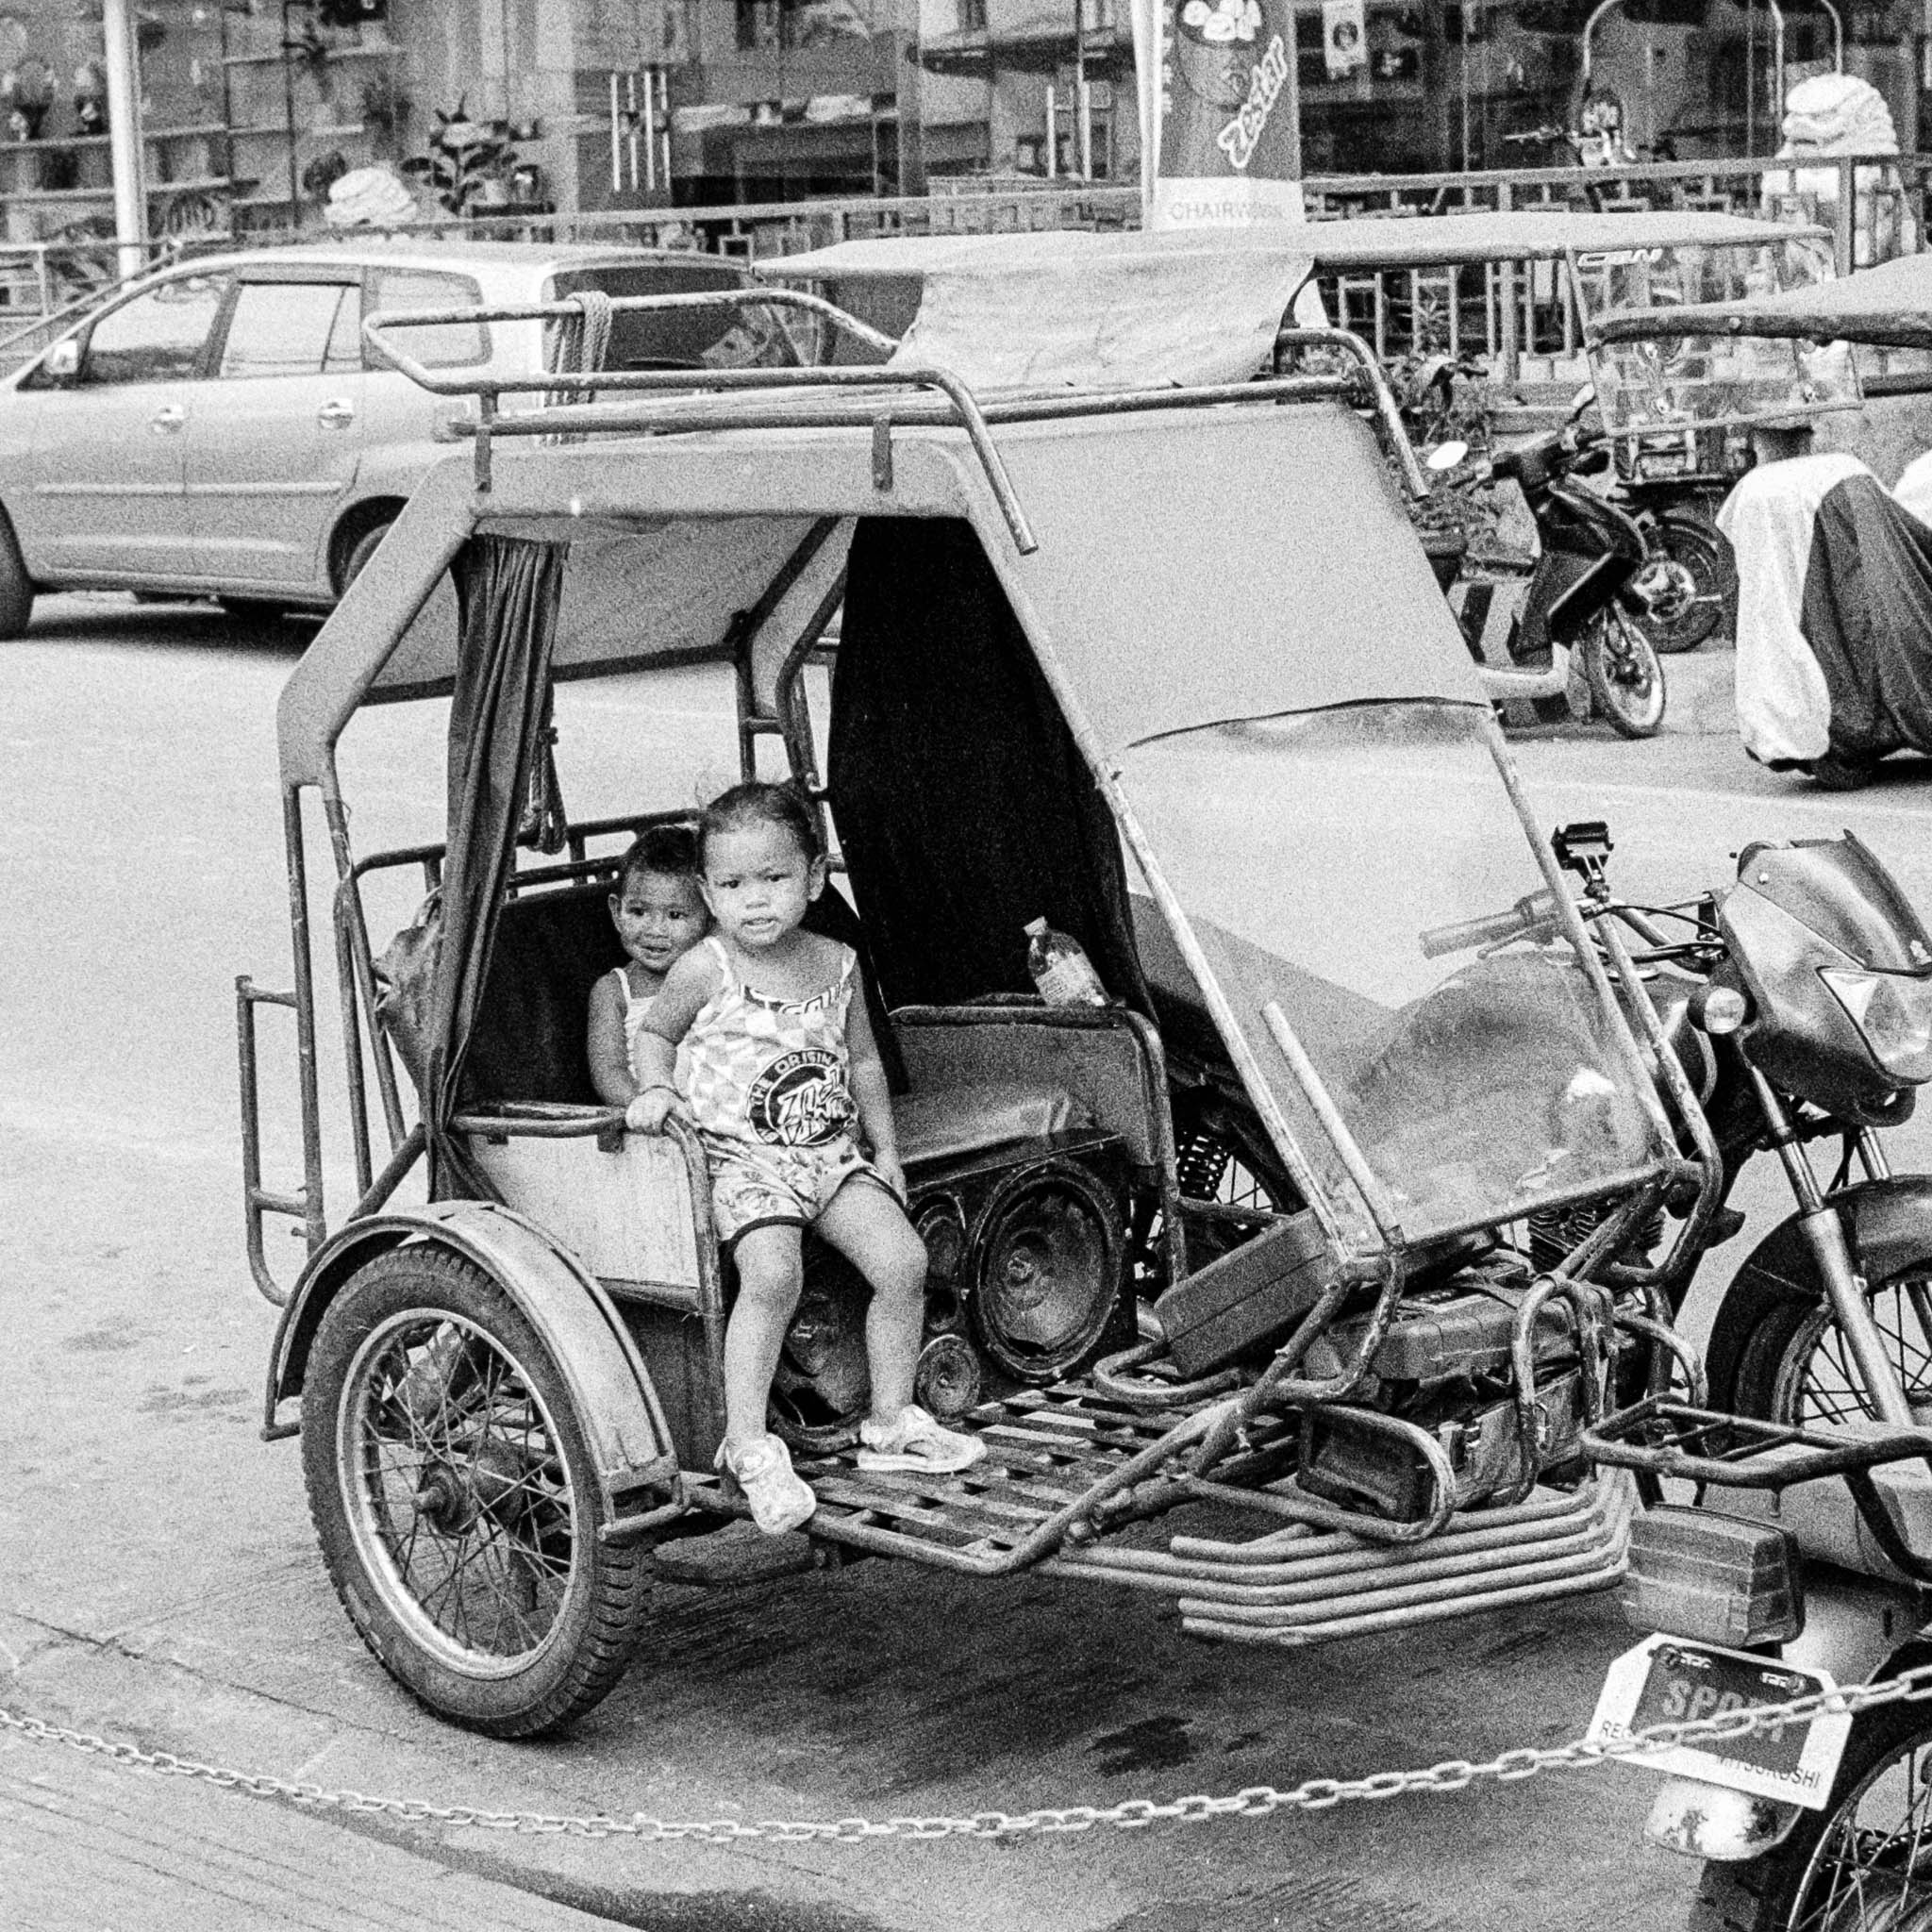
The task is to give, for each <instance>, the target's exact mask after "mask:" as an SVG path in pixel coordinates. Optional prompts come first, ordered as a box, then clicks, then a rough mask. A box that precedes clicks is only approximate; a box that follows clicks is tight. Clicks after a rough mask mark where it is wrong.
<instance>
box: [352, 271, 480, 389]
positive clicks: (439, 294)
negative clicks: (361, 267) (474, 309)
mask: <svg viewBox="0 0 1932 1932" xmlns="http://www.w3.org/2000/svg"><path fill="white" fill-rule="evenodd" d="M482 299H483V291H482V289H481V287H480V286H479V285H478V284H477V283H475V282H474V281H472V280H471V278H470V277H469V276H468V275H433V274H431V273H430V272H429V271H428V270H426V269H420V268H377V269H372V270H370V272H369V308H370V310H371V312H372V313H373V312H375V311H376V310H378V309H379V310H382V311H384V312H386V313H388V314H391V315H393V314H395V313H397V312H398V311H399V310H402V309H406V308H463V307H465V306H474V305H475V304H477V303H480V302H481V301H482ZM391 340H392V341H394V342H395V345H396V347H397V348H399V349H401V350H402V352H403V353H404V354H405V355H406V356H413V357H414V358H416V360H417V361H418V362H420V363H422V364H423V366H424V367H425V369H467V368H469V367H470V366H471V365H472V364H473V363H476V362H487V361H488V360H489V359H490V331H489V330H488V329H487V328H485V327H484V325H482V324H481V323H480V322H452V323H438V324H436V325H433V326H430V327H426V328H407V329H397V330H396V331H395V333H394V335H393V337H392V338H391Z"/></svg>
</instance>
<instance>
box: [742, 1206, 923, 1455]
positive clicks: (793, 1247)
mask: <svg viewBox="0 0 1932 1932" xmlns="http://www.w3.org/2000/svg"><path fill="white" fill-rule="evenodd" d="M915 1239H916V1237H915ZM731 1255H732V1259H733V1260H734V1261H736V1262H737V1264H738V1299H737V1301H735V1302H734V1303H733V1304H732V1307H731V1319H730V1321H729V1322H728V1323H727V1324H725V1329H724V1441H725V1442H726V1444H727V1446H729V1447H731V1448H733V1449H736V1448H739V1447H741V1446H742V1445H743V1444H745V1443H747V1442H751V1441H756V1440H757V1439H758V1437H760V1436H762V1435H763V1434H764V1433H765V1411H766V1407H767V1405H768V1404H769V1403H770V1401H771V1399H772V1377H773V1376H774V1374H776V1373H777V1369H778V1351H779V1349H780V1348H781V1347H782V1346H783V1345H784V1341H785V1331H786V1329H787V1328H789V1327H790V1326H791V1317H792V1316H793V1315H794V1314H795V1313H796V1312H797V1310H798V1296H799V1292H800V1290H801V1289H802V1288H803V1286H804V1282H805V1267H804V1261H803V1258H802V1256H801V1251H800V1245H799V1230H798V1229H797V1228H795V1227H791V1226H787V1225H785V1224H778V1223H771V1224H767V1225H765V1226H763V1227H755V1228H752V1229H751V1230H750V1231H749V1232H748V1233H746V1234H744V1235H741V1237H740V1238H739V1241H738V1244H737V1246H736V1247H734V1248H733V1249H732V1251H731Z"/></svg>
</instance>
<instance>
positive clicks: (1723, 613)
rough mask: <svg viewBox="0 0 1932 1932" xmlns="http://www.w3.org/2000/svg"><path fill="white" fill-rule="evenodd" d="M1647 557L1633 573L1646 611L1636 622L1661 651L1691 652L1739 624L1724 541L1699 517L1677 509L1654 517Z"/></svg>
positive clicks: (1733, 569)
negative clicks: (1645, 598)
mask: <svg viewBox="0 0 1932 1932" xmlns="http://www.w3.org/2000/svg"><path fill="white" fill-rule="evenodd" d="M1652 544H1653V548H1652V555H1651V558H1650V559H1649V561H1647V562H1646V563H1645V564H1644V566H1643V569H1642V570H1641V571H1640V572H1639V573H1638V576H1637V582H1638V586H1639V588H1640V589H1641V590H1642V591H1644V593H1645V594H1646V595H1647V596H1648V597H1649V598H1650V599H1651V608H1650V609H1649V610H1648V611H1647V612H1646V613H1645V615H1643V616H1642V617H1641V618H1639V619H1638V620H1637V622H1638V625H1639V627H1640V628H1641V630H1642V632H1643V634H1644V636H1645V637H1647V638H1648V639H1649V640H1650V641H1651V642H1652V643H1653V644H1654V645H1655V646H1656V647H1657V649H1658V650H1659V651H1663V652H1670V653H1674V652H1679V651H1694V650H1695V649H1696V648H1697V646H1698V645H1699V644H1701V643H1702V642H1703V641H1705V639H1706V638H1707V637H1710V636H1712V635H1713V634H1714V633H1722V634H1724V635H1728V634H1729V633H1730V632H1732V631H1734V630H1735V629H1736V628H1737V622H1738V564H1737V559H1736V558H1735V557H1734V556H1733V555H1732V553H1731V546H1730V543H1729V541H1727V540H1726V538H1725V537H1724V534H1723V533H1722V532H1721V531H1720V530H1718V529H1717V528H1716V527H1715V525H1712V524H1710V523H1709V522H1708V521H1707V519H1705V518H1703V517H1700V516H1691V515H1689V514H1687V513H1685V512H1683V511H1681V510H1680V511H1676V512H1674V513H1672V514H1670V515H1666V516H1662V517H1659V518H1658V519H1657V529H1656V533H1655V535H1654V537H1653V539H1652Z"/></svg>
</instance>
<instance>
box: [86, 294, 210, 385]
mask: <svg viewBox="0 0 1932 1932" xmlns="http://www.w3.org/2000/svg"><path fill="white" fill-rule="evenodd" d="M225 286H226V285H225V281H224V280H223V279H222V277H220V276H217V275H182V276H179V277H177V278H176V279H175V280H174V281H172V282H163V283H161V285H160V286H159V287H158V288H154V289H148V290H144V291H142V293H141V294H139V295H136V296H135V297H134V298H133V299H132V300H131V301H128V302H124V303H123V304H122V305H121V306H120V308H110V309H109V310H108V312H107V314H105V315H104V316H102V317H101V319H100V320H99V321H98V322H97V323H95V324H94V325H93V329H92V332H91V333H90V335H89V337H88V344H87V361H86V363H85V365H84V366H83V368H82V371H81V379H82V380H83V381H84V382H175V381H178V380H180V379H181V378H183V377H185V376H191V375H195V374H196V373H197V371H198V370H199V368H200V366H201V352H202V350H203V349H204V348H205V347H206V346H207V345H208V331H209V329H211V328H212V327H213V326H214V320H215V316H216V314H217V312H218V311H219V310H220V308H221V306H222V295H223V292H224V291H225Z"/></svg>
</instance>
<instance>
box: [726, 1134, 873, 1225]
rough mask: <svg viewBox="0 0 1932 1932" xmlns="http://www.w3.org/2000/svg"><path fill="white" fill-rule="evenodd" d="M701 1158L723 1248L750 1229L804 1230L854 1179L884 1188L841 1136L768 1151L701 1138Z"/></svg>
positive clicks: (748, 1143) (749, 1144)
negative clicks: (857, 1176) (708, 1169)
mask: <svg viewBox="0 0 1932 1932" xmlns="http://www.w3.org/2000/svg"><path fill="white" fill-rule="evenodd" d="M705 1153H706V1155H707V1156H708V1158H709V1161H710V1166H711V1218H712V1221H713V1222H714V1223H715V1224H716V1226H717V1229H718V1239H719V1241H722V1242H724V1244H725V1245H726V1246H727V1247H728V1246H729V1245H730V1244H731V1242H733V1241H736V1240H737V1239H738V1238H739V1236H740V1235H741V1234H748V1233H749V1232H750V1231H751V1230H752V1229H753V1228H755V1227H769V1226H771V1225H773V1224H774V1223H776V1224H784V1225H786V1226H789V1227H808V1226H810V1224H812V1223H813V1222H814V1221H816V1220H817V1219H818V1218H819V1216H820V1215H821V1214H823V1213H824V1211H825V1209H826V1208H827V1207H829V1206H830V1205H831V1200H832V1196H833V1195H834V1194H836V1193H837V1192H838V1191H839V1190H840V1189H841V1188H842V1187H843V1186H844V1185H845V1183H846V1182H847V1181H849V1180H850V1179H852V1177H853V1176H854V1175H855V1174H863V1175H864V1176H865V1177H866V1178H867V1179H868V1180H873V1181H876V1182H877V1183H878V1185H879V1186H880V1187H882V1188H883V1187H884V1186H885V1185H886V1183H885V1180H884V1179H883V1177H882V1176H881V1175H880V1174H879V1171H878V1169H877V1168H875V1167H874V1165H873V1164H872V1162H871V1161H869V1160H868V1159H867V1158H865V1156H864V1155H863V1154H861V1153H860V1152H859V1151H858V1142H857V1141H854V1140H853V1139H852V1138H851V1137H850V1136H849V1135H845V1134H841V1135H840V1136H839V1137H838V1139H837V1140H834V1141H822V1142H820V1143H819V1144H818V1145H816V1146H812V1147H770V1146H764V1145H762V1144H760V1143H758V1142H756V1141H738V1140H731V1139H727V1138H726V1137H724V1135H722V1134H707V1135H706V1136H705Z"/></svg>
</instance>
